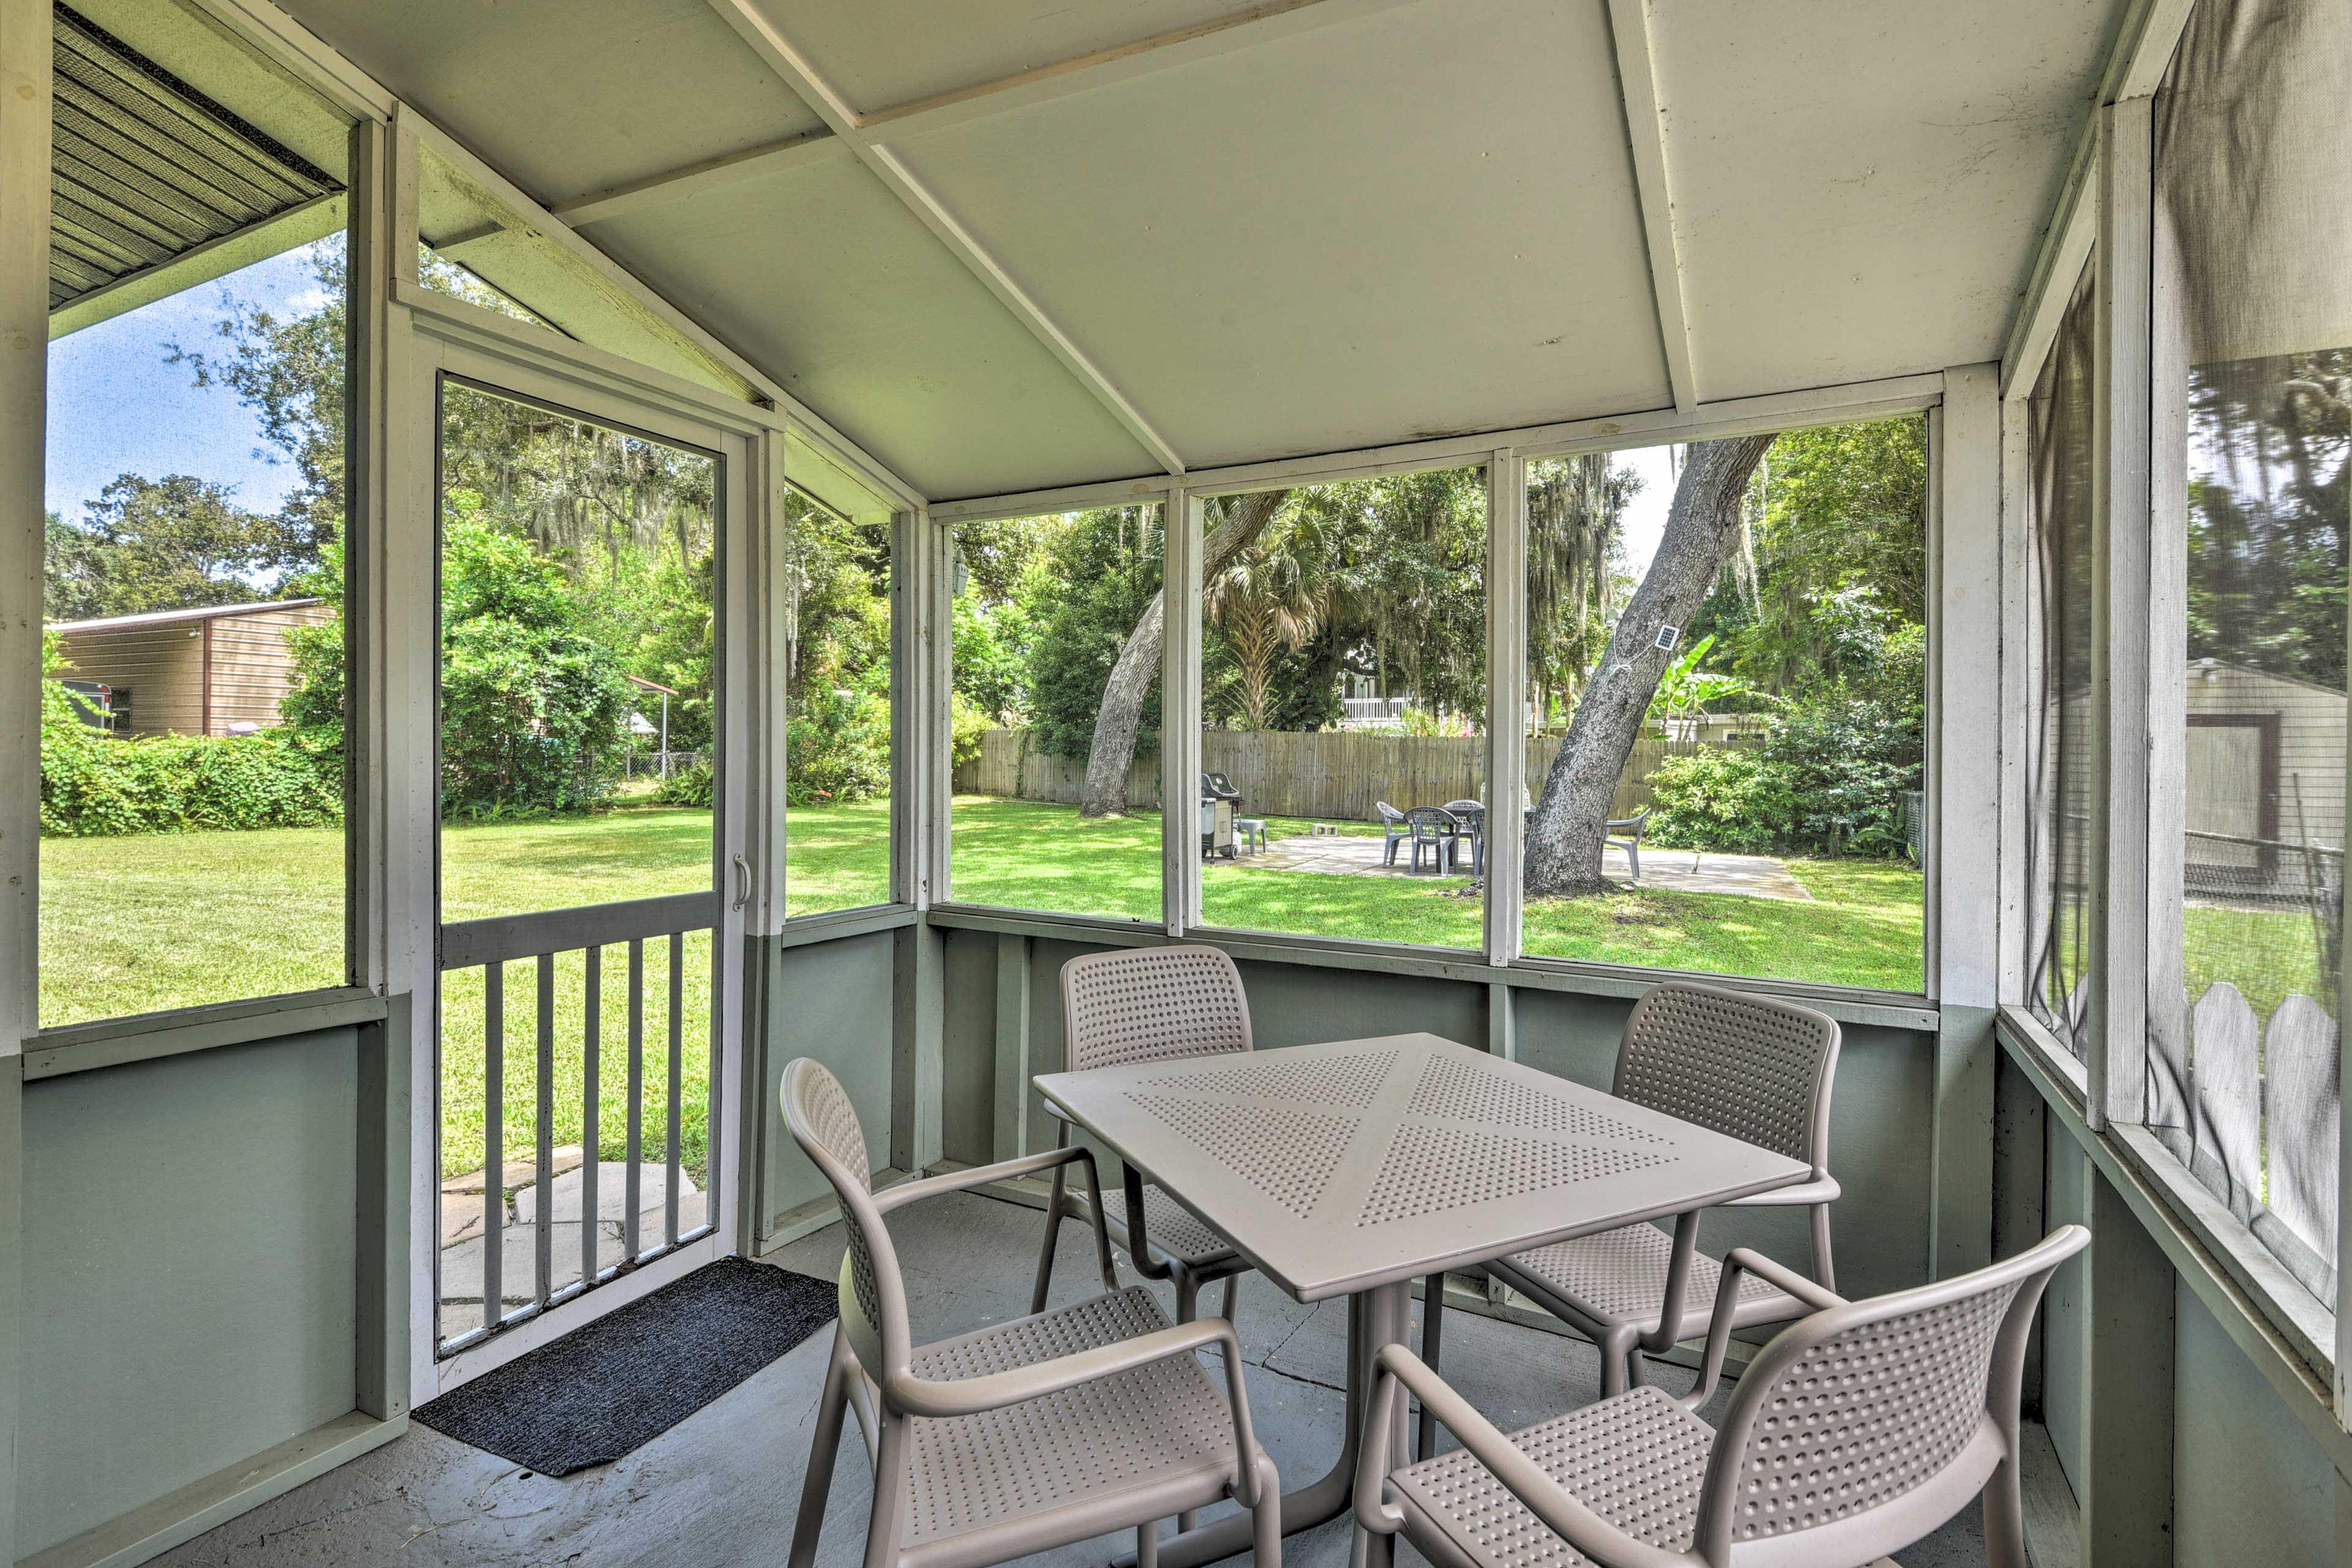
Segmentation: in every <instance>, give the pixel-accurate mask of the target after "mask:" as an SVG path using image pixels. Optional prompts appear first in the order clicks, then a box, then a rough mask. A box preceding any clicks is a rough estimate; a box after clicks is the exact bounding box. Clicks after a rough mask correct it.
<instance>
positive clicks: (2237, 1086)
mask: <svg viewBox="0 0 2352 1568" xmlns="http://www.w3.org/2000/svg"><path fill="white" fill-rule="evenodd" d="M2189 1038H2190V1042H2191V1045H2190V1049H2191V1052H2192V1055H2191V1058H2190V1062H2189V1085H2188V1093H2187V1097H2186V1098H2187V1104H2186V1105H2183V1104H2182V1103H2181V1100H2182V1097H2181V1095H2180V1094H2179V1091H2177V1090H2175V1089H2172V1087H2171V1086H2170V1085H2169V1084H2168V1083H2167V1082H2166V1081H2165V1074H2164V1072H2163V1071H2162V1070H2161V1069H2159V1070H2158V1072H2157V1074H2156V1078H2157V1082H2156V1084H2155V1086H2154V1089H2155V1092H2154V1094H2153V1096H2152V1098H2151V1100H2150V1102H2149V1108H2148V1109H2149V1117H2148V1119H2149V1121H2151V1122H2154V1123H2157V1124H2158V1133H2159V1135H2160V1136H2161V1137H2162V1138H2163V1139H2164V1142H2165V1143H2166V1144H2167V1145H2168V1147H2170V1148H2171V1150H2172V1152H2174V1153H2175V1154H2176V1155H2178V1156H2179V1157H2180V1159H2181V1160H2182V1161H2183V1162H2184V1163H2187V1164H2188V1166H2189V1170H2190V1171H2191V1172H2192V1173H2194V1174H2195V1175H2196V1177H2197V1179H2198V1180H2199V1181H2200V1182H2201V1183H2203V1184H2204V1185H2205V1187H2206V1189H2207V1190H2208V1191H2209V1192H2210V1193H2212V1194H2213V1195H2214V1196H2216V1197H2218V1198H2220V1199H2221V1201H2222V1202H2224V1203H2226V1204H2228V1205H2230V1210H2231V1213H2232V1214H2234V1215H2237V1216H2238V1218H2239V1219H2240V1221H2242V1223H2244V1224H2245V1225H2247V1226H2251V1227H2252V1230H2253V1233H2254V1234H2255V1235H2256V1236H2257V1237H2260V1238H2261V1239H2262V1241H2263V1245H2264V1246H2265V1247H2268V1248H2269V1250H2270V1251H2271V1253H2272V1254H2273V1256H2275V1257H2276V1258H2278V1260H2279V1261H2280V1262H2282V1263H2284V1264H2285V1265H2286V1267H2287V1268H2289V1269H2290V1270H2291V1271H2292V1272H2293V1273H2294V1275H2295V1277H2296V1278H2297V1279H2301V1280H2302V1281H2303V1282H2304V1284H2305V1286H2307V1287H2309V1288H2310V1289H2311V1290H2312V1291H2313V1292H2314V1293H2315V1294H2316V1295H2318V1296H2319V1297H2320V1299H2321V1300H2329V1301H2332V1300H2335V1276H2336V1171H2337V1167H2338V1163H2339V1161H2340V1159H2341V1157H2342V1149H2341V1143H2340V1141H2339V1135H2338V1131H2337V1129H2338V1122H2337V1120H2336V1117H2337V1106H2338V1104H2339V1103H2340V1095H2341V1092H2342V1086H2341V1084H2340V1083H2339V1082H2338V1079H2337V1070H2336V1020H2335V1019H2333V1018H2331V1017H2329V1016H2327V1011H2326V1008H2324V1007H2322V1006H2321V1005H2319V1004H2318V1003H2316V1002H2315V1001H2313V1000H2312V999H2311V998H2310V997H2308V996H2289V997H2287V998H2286V1000H2285V1001H2284V1002H2282V1003H2280V1004H2279V1005H2278V1010H2277V1011H2275V1012H2273V1014H2272V1015H2271V1016H2270V1019H2269V1021H2268V1023H2267V1024H2265V1023H2264V1022H2263V1020H2262V1019H2261V1018H2260V1017H2259V1016H2256V1014H2255V1012H2254V1009H2253V1005H2252V1004H2251V1003H2249V1002H2248V1001H2247V1000H2246V998H2245V997H2244V996H2243V995H2242V994H2240V992H2239V990H2238V988H2237V987H2236V986H2234V985H2231V984H2229V983H2228V982H2227V981H2221V982H2218V983H2216V984H2213V985H2212V986H2210V987H2209V988H2208V989H2207V990H2206V992H2205V994H2204V995H2202V996H2200V997H2199V998H2198V999H2197V1004H2196V1005H2195V1006H2194V1007H2192V1008H2190V1009H2189Z"/></svg>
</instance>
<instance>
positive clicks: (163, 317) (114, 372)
mask: <svg viewBox="0 0 2352 1568" xmlns="http://www.w3.org/2000/svg"><path fill="white" fill-rule="evenodd" d="M319 243H320V244H322V245H341V243H342V237H341V235H335V236H331V237H329V238H327V239H325V240H321V241H320V242H319ZM310 250H311V247H309V246H305V247H302V248H301V249H299V250H292V251H289V252H287V253H286V254H285V255H283V256H277V257H272V258H270V259H268V261H262V262H257V263H255V264H254V265H253V266H251V267H247V268H244V269H243V270H242V271H237V272H232V273H230V274H229V275H228V276H227V277H226V278H223V279H219V280H218V281H216V282H212V283H207V284H205V285H204V286H203V287H201V288H196V289H189V290H187V291H186V292H185V293H183V294H175V295H173V297H172V298H170V299H168V300H156V301H155V302H154V303H153V304H152V305H145V306H142V307H141V308H140V309H138V310H132V311H131V312H129V313H128V314H126V315H121V316H117V317H115V318H114V319H113V320H112V321H102V322H100V324H98V325H97V326H95V327H86V328H84V329H83V330H82V331H79V332H75V333H74V334H72V335H71V336H69V337H65V338H60V339H58V341H57V342H53V343H51V344H50V345H49V443H48V476H47V497H48V509H49V510H51V511H55V512H59V513H62V514H63V515H64V516H65V518H66V519H67V521H71V522H79V521H81V520H82V509H83V507H84V506H85V505H86V504H88V503H89V501H91V500H95V499H97V496H98V493H99V491H100V490H101V489H105V488H106V486H107V484H108V482H109V481H110V480H112V479H116V478H117V477H119V476H121V475H122V474H126V473H134V474H142V475H144V476H145V477H147V478H149V479H162V478H163V476H164V475H166V474H194V475H195V476H196V477H197V478H198V479H212V480H215V481H217V482H219V483H221V484H225V485H228V486H231V487H233V488H234V490H235V493H236V498H237V500H238V502H239V503H240V504H241V505H243V506H245V507H246V508H247V510H253V511H273V510H276V509H277V507H278V503H279V502H280V501H281V500H284V499H285V497H286V493H287V492H288V491H289V490H290V489H293V488H294V486H295V485H296V484H297V483H299V479H300V476H299V474H298V473H297V472H296V471H295V468H294V467H293V465H292V464H291V463H289V462H286V461H283V460H279V461H275V462H273V461H271V460H270V459H272V458H279V456H280V455H279V454H278V452H277V450H276V449H275V448H271V447H266V446H265V443H264V442H263V441H262V438H261V427H260V425H259V423H258V422H257V420H256V419H255V418H254V416H253V415H252V413H251V412H250V411H248V410H247V409H246V408H244V407H241V406H240V405H238V403H237V400H236V394H235V393H233V392H230V391H229V390H227V389H226V388H225V387H220V386H210V387H203V388H199V387H197V386H196V385H195V383H194V377H193V376H191V375H190V374H188V369H187V367H186V366H184V365H179V366H173V365H167V364H165V363H163V355H164V353H166V352H167V351H166V350H165V348H164V345H165V344H166V343H171V342H177V343H180V344H181V345H183V346H184V347H186V348H189V349H202V350H204V351H205V352H207V353H210V352H213V351H214V350H215V346H216V345H217V344H218V343H219V342H220V340H218V339H217V338H215V336H214V335H213V326H214V323H215V322H217V321H220V320H221V319H222V318H223V317H224V316H225V315H226V310H225V309H224V306H223V291H224V290H226V291H227V292H229V293H233V294H234V295H236V298H238V299H240V300H247V301H249V302H250V303H252V304H255V305H257V306H259V307H261V308H262V309H264V310H270V311H273V312H277V313H279V314H286V313H289V312H291V313H300V312H303V311H307V310H315V309H317V308H318V306H319V305H320V304H321V303H322V302H323V296H322V295H321V293H320V289H319V282H318V279H317V277H316V276H315V275H314V274H313V273H312V271H311V268H310Z"/></svg>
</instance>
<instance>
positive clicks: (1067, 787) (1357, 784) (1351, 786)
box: [955, 729, 1724, 822]
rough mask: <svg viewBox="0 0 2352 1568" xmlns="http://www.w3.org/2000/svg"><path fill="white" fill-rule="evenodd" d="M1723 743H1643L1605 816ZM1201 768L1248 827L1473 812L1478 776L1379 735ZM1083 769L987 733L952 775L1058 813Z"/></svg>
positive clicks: (1441, 747)
mask: <svg viewBox="0 0 2352 1568" xmlns="http://www.w3.org/2000/svg"><path fill="white" fill-rule="evenodd" d="M1722 744H1724V742H1713V741H1668V740H1663V739H1660V738H1658V737H1655V736H1647V735H1645V736H1643V738H1642V739H1641V740H1639V741H1636V742H1634V743H1633V756H1631V757H1630V758H1628V759H1627V760H1626V763H1625V771H1624V773H1622V775H1620V777H1619V778H1618V781H1617V795H1616V798H1615V800H1614V801H1612V803H1611V805H1610V815H1611V816H1633V814H1634V813H1635V812H1638V811H1640V810H1641V809H1642V808H1643V806H1645V805H1648V804H1649V803H1650V776H1651V774H1653V773H1656V772H1657V769H1658V764H1659V763H1662V762H1664V760H1665V759H1666V758H1668V757H1670V756H1683V755H1686V754H1688V753H1690V752H1699V751H1705V750H1707V749H1709V748H1710V747H1716V746H1720V745H1722ZM1558 751H1559V737H1557V736H1543V735H1537V736H1530V737H1529V738H1528V762H1527V769H1528V772H1527V777H1528V792H1529V794H1530V795H1535V794H1538V793H1540V792H1541V790H1542V788H1543V781H1544V775H1545V774H1546V773H1549V772H1550V771H1551V763H1552V757H1553V755H1554V753H1556V752H1558ZM1201 766H1202V768H1203V769H1205V770H1206V771H1208V772H1210V773H1223V774H1224V775H1225V776H1226V777H1227V778H1229V779H1231V780H1232V781H1233V784H1234V788H1235V789H1237V790H1239V791H1240V792H1241V795H1242V801H1243V805H1244V808H1245V809H1246V810H1247V812H1248V814H1249V815H1250V816H1297V817H1307V818H1316V819H1320V820H1324V821H1333V822H1371V821H1374V820H1376V819H1377V818H1378V817H1379V816H1380V812H1379V811H1378V809H1377V808H1376V806H1375V804H1374V803H1376V802H1378V801H1383V800H1384V801H1387V802H1388V803H1389V804H1390V805H1393V806H1395V807H1396V808H1397V809H1398V810H1400V811H1403V810H1407V809H1409V808H1411V807H1412V806H1416V805H1444V804H1445V803H1446V802H1447V801H1449V800H1475V799H1477V798H1478V797H1479V795H1480V791H1481V786H1482V784H1483V782H1484V780H1485V778H1486V741H1485V739H1484V738H1482V737H1479V736H1475V735H1444V736H1422V735H1400V734H1396V733H1394V732H1392V731H1380V730H1323V731H1309V732H1297V731H1286V730H1205V731H1202V734H1201ZM1086 779H1087V764H1086V761H1085V759H1084V758H1078V757H1057V756H1052V755H1049V754H1048V753H1046V752H1041V751H1038V750H1037V749H1036V748H1035V746H1034V745H1033V744H1032V743H1031V741H1030V732H1029V731H1026V730H1011V729H995V730H990V731H987V732H985V733H984V734H982V736H981V742H980V755H979V756H978V757H977V758H975V759H974V760H972V761H971V762H968V763H960V764H958V766H957V768H956V770H955V787H956V789H957V790H958V791H959V792H960V793H961V794H965V795H1003V796H1010V797H1012V798H1013V799H1017V800H1045V801H1057V802H1060V803H1061V804H1063V805H1076V804H1077V803H1078V800H1079V797H1080V796H1081V795H1083V794H1084V793H1085V786H1086ZM1128 801H1129V804H1130V805H1136V806H1139V807H1143V808H1146V809H1156V808H1157V807H1158V806H1159V805H1160V759H1159V758H1158V757H1157V756H1156V755H1150V754H1145V755H1139V756H1138V757H1137V758H1136V759H1135V763H1134V765H1133V766H1132V767H1131V768H1130V769H1129V773H1128Z"/></svg>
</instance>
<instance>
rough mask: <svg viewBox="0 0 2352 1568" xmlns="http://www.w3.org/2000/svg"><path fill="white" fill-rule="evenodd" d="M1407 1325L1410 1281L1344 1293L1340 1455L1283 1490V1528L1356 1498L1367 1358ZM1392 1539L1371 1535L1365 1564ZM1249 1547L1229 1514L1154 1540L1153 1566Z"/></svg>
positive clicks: (1382, 1563) (1189, 1562) (1398, 1435)
mask: <svg viewBox="0 0 2352 1568" xmlns="http://www.w3.org/2000/svg"><path fill="white" fill-rule="evenodd" d="M1411 1332H1412V1280H1410V1279H1405V1280H1400V1281H1399V1282H1397V1283H1396V1284H1393V1285H1379V1286H1375V1287H1373V1288H1372V1289H1370V1290H1365V1291H1360V1292H1359V1293H1358V1294H1356V1295H1353V1296H1350V1297H1349V1298H1348V1406H1347V1414H1346V1415H1344V1416H1342V1417H1341V1420H1342V1422H1343V1426H1342V1429H1341V1432H1340V1436H1339V1463H1337V1464H1335V1465H1333V1466H1332V1467H1331V1468H1330V1469H1329V1470H1328V1472H1326V1473H1325V1474H1324V1475H1323V1476H1322V1477H1321V1478H1320V1479H1318V1480H1314V1481H1310V1482H1308V1483H1307V1485H1306V1486H1303V1487H1301V1488H1299V1489H1297V1490H1296V1491H1290V1492H1285V1493H1284V1494H1283V1496H1282V1533H1283V1534H1285V1535H1296V1534H1297V1533H1298V1532H1299V1531H1302V1530H1312V1529H1314V1528H1315V1527H1316V1526H1317V1525H1319V1524H1328V1523H1330V1522H1331V1521H1333V1520H1335V1519H1338V1518H1339V1517H1340V1516H1341V1515H1343V1514H1345V1513H1346V1512H1347V1511H1348V1510H1349V1507H1350V1506H1351V1505H1352V1503H1353V1502H1354V1500H1355V1497H1354V1494H1355V1488H1356V1457H1357V1455H1358V1454H1360V1452H1362V1448H1363V1441H1362V1439H1363V1428H1364V1411H1365V1407H1366V1406H1367V1405H1370V1403H1371V1397H1372V1377H1371V1367H1372V1358H1373V1357H1375V1356H1377V1355H1378V1354H1380V1351H1381V1346H1382V1345H1391V1344H1398V1345H1401V1344H1404V1343H1406V1342H1407V1336H1408V1335H1409V1334H1410V1333H1411ZM1410 1451H1411V1450H1409V1449H1408V1448H1407V1447H1405V1409H1404V1401H1402V1400H1399V1401H1398V1402H1397V1409H1396V1429H1395V1430H1394V1431H1393V1432H1391V1434H1390V1435H1389V1452H1390V1453H1391V1454H1395V1455H1398V1456H1402V1455H1404V1454H1406V1453H1409V1452H1410ZM1394 1540H1395V1538H1394V1537H1392V1536H1386V1535H1376V1536H1374V1537H1372V1551H1371V1556H1370V1564H1369V1568H1388V1565H1389V1562H1390V1559H1391V1554H1392V1550H1393V1543H1394ZM1249 1549H1250V1517H1249V1515H1248V1514H1246V1513H1235V1514H1228V1515H1227V1516H1226V1517H1224V1518H1223V1519H1220V1520H1216V1521H1213V1522H1211V1523H1208V1524H1204V1525H1202V1526H1201V1527H1200V1528H1199V1529H1197V1530H1190V1531H1185V1532H1184V1533H1182V1534H1181V1535H1173V1536H1170V1537H1169V1538H1168V1539H1167V1540H1165V1541H1162V1542H1160V1563H1159V1568H1201V1565H1202V1563H1215V1562H1218V1561H1220V1560H1222V1559H1223V1558H1227V1557H1232V1556H1234V1555H1235V1554H1237V1553H1239V1552H1246V1551H1248V1550H1249ZM1112 1568H1135V1554H1134V1553H1133V1552H1127V1553H1124V1554H1122V1555H1120V1556H1118V1557H1117V1558H1115V1559H1113V1560H1112Z"/></svg>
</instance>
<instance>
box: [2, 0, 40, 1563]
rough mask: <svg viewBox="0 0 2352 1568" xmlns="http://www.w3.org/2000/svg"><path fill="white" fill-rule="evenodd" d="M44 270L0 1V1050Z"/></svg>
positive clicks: (14, 887) (32, 693)
mask: <svg viewBox="0 0 2352 1568" xmlns="http://www.w3.org/2000/svg"><path fill="white" fill-rule="evenodd" d="M48 279H49V9H48V7H47V6H46V5H0V1057H13V1056H16V1055H18V1054H20V1052H21V1051H22V1049H23V1047H24V1040H25V1037H26V1036H27V1035H29V1034H31V1033H32V1032H33V1031H34V1029H35V1028H37V1027H38V1021H39V1010H40V1004H39V986H40V976H39V953H40V937H39V911H40V904H41V893H40V872H41V856H40V848H41V840H40V798H41V742H40V734H41V679H42V674H43V672H42V669H41V559H42V556H41V550H42V539H41V529H42V520H43V517H44V513H43V511H42V489H43V480H44V477H45V475H46V473H47V436H48V360H49V332H48V316H49V295H48ZM0 1541H5V1536H0Z"/></svg>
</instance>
